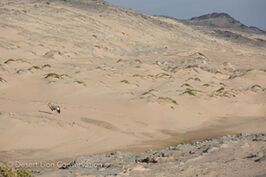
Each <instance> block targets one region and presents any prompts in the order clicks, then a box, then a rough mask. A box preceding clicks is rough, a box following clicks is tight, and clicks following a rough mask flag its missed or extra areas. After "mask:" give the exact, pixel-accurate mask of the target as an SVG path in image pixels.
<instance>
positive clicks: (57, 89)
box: [0, 0, 266, 161]
mask: <svg viewBox="0 0 266 177" xmlns="http://www.w3.org/2000/svg"><path fill="white" fill-rule="evenodd" d="M211 31H212V29H209V31H208V32H207V31H206V30H203V28H200V29H198V28H197V27H194V26H193V25H189V24H186V23H182V22H179V21H176V20H174V19H170V18H166V17H156V16H149V15H145V14H141V13H138V12H135V11H133V10H129V9H123V8H120V7H116V6H113V5H110V4H108V3H106V2H104V1H92V0H91V1H82V0H80V1H76V2H75V1H72V0H71V1H60V0H56V1H50V0H47V1H41V0H1V2H0V63H1V65H0V80H1V82H0V111H1V114H0V142H1V146H0V160H1V161H9V160H23V161H36V160H38V161H41V160H42V161H53V160H57V159H68V158H73V157H77V156H81V155H85V154H95V153H103V152H109V151H113V150H123V151H127V150H130V151H142V150H144V149H149V148H161V147H166V146H168V145H170V144H172V143H178V142H181V141H184V140H190V139H195V138H206V137H213V136H217V135H225V134H230V133H241V132H248V133H262V132H264V133H265V132H266V94H265V93H266V82H265V81H266V50H265V49H266V47H265V46H266V45H264V43H263V41H264V42H265V40H266V35H265V34H263V33H251V32H247V31H237V30H233V29H231V30H230V31H231V32H234V33H237V34H239V35H241V36H244V37H245V39H247V40H244V41H241V40H240V41H237V39H234V40H230V38H229V39H227V38H223V37H221V36H215V35H211ZM249 41H253V42H249ZM254 41H255V42H254ZM256 41H261V42H262V44H261V45H256V44H258V43H259V42H256ZM49 102H52V103H57V104H59V105H60V107H61V114H57V113H56V112H52V111H51V110H50V109H49V107H48V106H47V104H48V103H49Z"/></svg>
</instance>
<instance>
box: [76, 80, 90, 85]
mask: <svg viewBox="0 0 266 177" xmlns="http://www.w3.org/2000/svg"><path fill="white" fill-rule="evenodd" d="M74 83H77V84H80V85H83V86H87V85H86V84H85V82H83V81H79V80H74Z"/></svg>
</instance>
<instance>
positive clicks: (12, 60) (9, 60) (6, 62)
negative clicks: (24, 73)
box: [4, 59, 15, 64]
mask: <svg viewBox="0 0 266 177" xmlns="http://www.w3.org/2000/svg"><path fill="white" fill-rule="evenodd" d="M14 61H15V60H14V59H8V60H6V61H5V62H4V64H8V63H10V62H14Z"/></svg>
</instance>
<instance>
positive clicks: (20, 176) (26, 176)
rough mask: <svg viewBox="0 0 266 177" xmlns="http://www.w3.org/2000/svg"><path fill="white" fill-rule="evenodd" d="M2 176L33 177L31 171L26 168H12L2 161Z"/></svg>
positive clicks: (0, 174)
mask: <svg viewBox="0 0 266 177" xmlns="http://www.w3.org/2000/svg"><path fill="white" fill-rule="evenodd" d="M0 176H3V177H33V175H31V174H30V172H29V171H28V170H26V169H24V168H10V167H8V166H7V165H5V164H3V163H0Z"/></svg>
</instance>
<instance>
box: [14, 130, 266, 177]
mask: <svg viewBox="0 0 266 177" xmlns="http://www.w3.org/2000/svg"><path fill="white" fill-rule="evenodd" d="M23 165H25V166H26V164H23V163H22V164H20V163H19V162H13V166H22V167H23ZM45 166H50V168H45ZM265 167H266V135H265V134H239V135H227V136H222V137H216V138H208V139H204V140H198V141H196V140H192V141H185V142H183V143H181V144H178V145H172V146H170V147H168V148H166V149H163V150H149V151H145V152H142V153H133V152H121V151H114V152H109V153H105V154H98V155H90V156H82V157H79V158H77V159H74V160H71V161H58V162H54V163H48V162H46V163H44V162H43V163H40V164H35V165H32V168H30V169H31V170H30V171H31V172H32V173H33V174H34V175H36V176H40V177H41V176H43V177H45V176H68V177H72V176H73V177H76V176H82V177H86V176H87V177H88V176H147V177H148V176H232V177H235V176H242V177H250V176H254V177H264V176H266V171H265Z"/></svg>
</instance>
